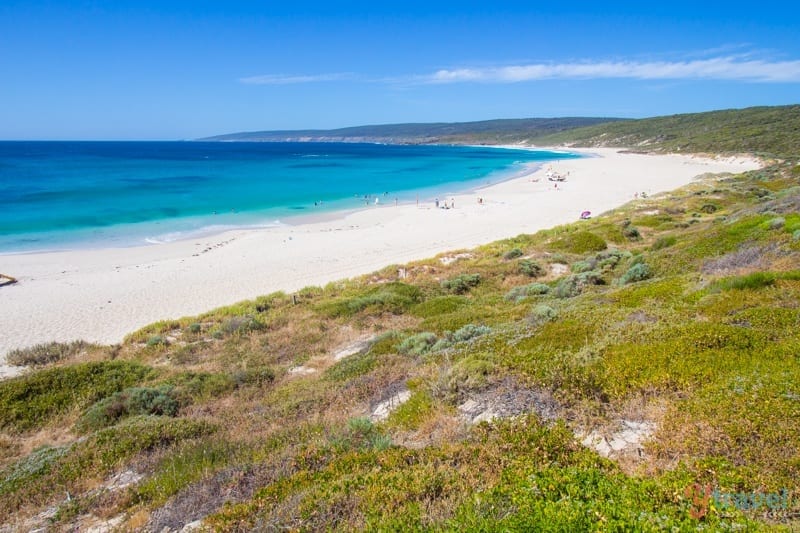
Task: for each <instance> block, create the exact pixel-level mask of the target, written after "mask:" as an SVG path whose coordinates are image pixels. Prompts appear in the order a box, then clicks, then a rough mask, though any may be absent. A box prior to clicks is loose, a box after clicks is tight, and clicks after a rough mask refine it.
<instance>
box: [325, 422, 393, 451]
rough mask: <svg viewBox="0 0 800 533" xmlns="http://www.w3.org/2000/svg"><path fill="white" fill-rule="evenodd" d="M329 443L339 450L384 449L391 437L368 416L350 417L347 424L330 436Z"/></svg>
mask: <svg viewBox="0 0 800 533" xmlns="http://www.w3.org/2000/svg"><path fill="white" fill-rule="evenodd" d="M331 445H332V446H333V447H334V449H336V450H338V451H339V452H347V451H358V450H376V451H381V450H386V449H387V448H389V447H391V445H392V439H391V437H389V436H388V435H386V434H384V433H383V432H382V431H381V430H380V429H378V427H377V426H376V425H375V424H373V423H372V421H371V420H370V419H369V418H366V417H360V418H351V419H350V420H348V421H347V426H346V427H345V428H344V429H343V430H341V431H340V432H339V433H338V434H337V435H335V436H334V437H333V438H331Z"/></svg>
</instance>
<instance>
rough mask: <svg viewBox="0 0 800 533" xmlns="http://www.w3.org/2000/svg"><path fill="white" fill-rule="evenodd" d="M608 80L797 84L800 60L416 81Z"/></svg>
mask: <svg viewBox="0 0 800 533" xmlns="http://www.w3.org/2000/svg"><path fill="white" fill-rule="evenodd" d="M609 78H629V79H640V80H668V79H705V80H738V81H752V82H800V61H763V60H742V59H741V57H717V58H710V59H698V60H694V61H584V62H574V63H535V64H530V65H516V66H504V67H490V68H459V69H443V70H438V71H436V72H435V73H433V74H430V75H427V76H421V77H419V78H418V80H419V81H422V82H423V83H438V84H445V83H463V82H484V83H518V82H523V81H534V80H550V79H609Z"/></svg>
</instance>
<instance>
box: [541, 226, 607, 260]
mask: <svg viewBox="0 0 800 533" xmlns="http://www.w3.org/2000/svg"><path fill="white" fill-rule="evenodd" d="M553 245H554V246H555V248H556V249H560V250H563V251H565V252H568V253H573V254H586V253H590V252H600V251H602V250H605V249H606V248H607V247H608V245H607V244H606V241H605V240H603V238H602V237H600V236H599V235H596V234H594V233H592V232H590V231H576V232H575V233H573V234H572V235H568V236H566V237H564V238H562V239H559V240H558V241H556V242H555V243H553ZM565 262H566V261H565Z"/></svg>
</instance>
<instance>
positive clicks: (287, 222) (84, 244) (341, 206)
mask: <svg viewBox="0 0 800 533" xmlns="http://www.w3.org/2000/svg"><path fill="white" fill-rule="evenodd" d="M441 146H442V147H451V148H453V147H455V146H450V145H441ZM459 147H462V148H473V149H478V148H480V149H491V150H496V151H498V152H503V151H505V152H507V153H508V151H517V152H534V153H536V152H538V153H539V155H540V156H541V155H544V156H545V157H550V156H552V160H555V159H556V157H557V156H558V155H560V153H563V152H555V153H552V154H551V153H549V150H547V149H546V148H532V147H519V146H511V145H503V146H482V147H481V146H475V147H468V146H459ZM550 160H551V159H545V160H539V159H534V160H522V161H519V160H518V161H515V162H514V163H513V164H512V163H508V164H507V165H506V166H504V167H498V168H494V169H493V170H491V171H490V172H489V173H487V174H486V175H484V176H482V177H470V178H466V179H463V180H455V181H445V182H443V183H436V184H433V185H422V186H419V187H418V188H414V189H400V190H394V191H392V192H391V194H389V193H386V196H384V194H376V193H371V194H370V195H369V200H368V201H367V198H368V196H366V195H365V196H363V198H362V196H361V195H360V194H357V195H355V196H343V197H341V198H331V199H329V200H326V201H325V203H324V205H323V203H322V202H319V205H318V202H317V201H312V199H311V198H308V197H306V198H305V200H306V201H305V202H303V201H300V202H290V203H288V204H286V205H283V206H268V207H261V208H256V209H251V210H248V209H245V210H241V211H240V210H238V209H235V208H234V209H231V210H230V212H228V211H226V210H222V211H219V212H217V211H214V212H213V213H210V212H209V213H205V214H190V215H184V216H178V217H173V218H163V219H152V220H145V221H139V222H123V223H119V224H110V225H108V226H97V227H83V228H70V229H66V230H47V231H42V232H39V233H31V234H26V233H21V234H17V235H12V236H11V237H12V241H13V239H14V238H16V241H17V242H16V243H14V242H11V243H9V244H5V245H4V246H5V247H0V259H2V258H3V257H6V256H14V255H17V254H31V253H32V254H39V253H55V252H72V251H87V250H101V249H124V248H136V247H140V246H151V245H163V244H169V243H172V242H176V241H181V240H190V239H204V238H213V237H215V236H217V235H221V234H224V233H227V232H231V231H240V230H262V229H266V228H270V227H274V226H298V225H303V224H307V223H314V222H321V221H329V220H333V219H336V218H341V217H343V216H346V215H347V214H349V213H353V212H358V211H361V210H367V209H373V208H375V207H378V204H374V203H373V202H374V200H376V198H380V200H381V203H380V207H383V206H385V205H394V201H395V199H399V200H400V202H399V203H400V204H401V205H403V204H404V205H408V204H413V203H414V197H415V196H416V198H417V199H418V201H419V200H420V199H422V200H431V201H433V199H434V197H437V196H439V197H441V196H443V195H445V194H446V195H447V196H452V195H457V194H463V193H467V192H472V191H474V190H476V189H479V188H482V187H484V186H486V185H487V184H495V183H501V182H503V181H507V180H510V179H515V178H517V177H519V176H521V175H525V174H527V173H529V172H530V171H531V168H533V167H538V166H540V165H542V164H545V163H547V162H549V161H550ZM444 175H446V174H444ZM439 176H440V177H441V176H442V173H441V172H440V173H439ZM312 206H313V207H312ZM0 240H2V239H0Z"/></svg>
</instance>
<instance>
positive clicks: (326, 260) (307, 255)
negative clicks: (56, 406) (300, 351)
mask: <svg viewBox="0 0 800 533" xmlns="http://www.w3.org/2000/svg"><path fill="white" fill-rule="evenodd" d="M516 148H519V147H516ZM572 151H574V152H582V153H585V154H586V155H590V156H592V157H587V158H582V159H564V160H561V161H558V162H553V163H546V164H544V165H543V166H542V167H541V168H540V169H539V170H538V171H537V172H535V174H531V175H526V176H522V177H519V178H516V179H513V180H509V181H505V182H502V183H498V184H496V185H491V186H488V187H486V188H483V189H480V190H478V191H474V192H470V193H466V194H458V195H455V196H454V197H453V200H454V201H455V209H447V210H445V209H435V208H434V206H433V201H432V199H430V200H428V199H426V200H425V201H423V200H422V199H420V204H419V206H417V205H414V204H411V205H403V204H401V205H399V206H395V205H394V204H393V202H389V203H388V205H381V206H370V207H369V208H365V209H363V210H360V211H356V212H352V213H348V214H345V215H343V216H340V217H333V218H331V217H327V220H318V221H315V222H308V223H304V224H301V225H296V226H284V227H277V228H269V229H262V230H238V231H230V232H227V233H223V234H219V235H214V236H209V237H204V238H195V239H190V240H184V241H178V242H172V243H167V244H160V245H148V246H141V247H132V248H119V249H93V250H75V251H65V252H53V253H31V254H8V255H2V256H0V272H3V273H5V274H8V275H11V276H14V277H16V278H17V279H18V280H19V282H18V283H17V284H15V285H10V286H4V287H2V288H0V375H4V374H6V375H7V374H8V373H9V372H10V371H12V370H13V369H10V368H9V367H2V362H3V360H2V358H3V357H4V355H5V354H6V353H7V352H8V351H9V350H11V349H13V348H18V347H25V346H30V345H33V344H37V343H41V342H47V341H69V340H75V339H85V340H87V341H93V342H100V343H115V342H119V341H121V340H122V338H123V337H124V336H125V335H126V334H127V333H130V332H132V331H135V330H136V329H138V328H140V327H142V326H145V325H147V324H150V323H152V322H155V321H158V320H164V319H170V318H179V317H182V316H187V315H195V314H198V313H202V312H204V311H208V310H210V309H213V308H215V307H219V306H222V305H227V304H232V303H235V302H237V301H241V300H245V299H250V298H254V297H256V296H259V295H262V294H268V293H270V292H274V291H277V290H283V291H286V292H291V291H295V290H297V289H300V288H302V287H306V286H309V285H322V284H325V283H327V282H329V281H334V280H337V279H342V278H347V277H352V276H357V275H361V274H366V273H369V272H372V271H374V270H378V269H380V268H382V267H385V266H387V265H391V264H402V263H406V262H408V261H412V260H417V259H424V258H427V257H432V256H434V255H436V254H438V253H441V252H445V251H448V250H456V249H460V248H471V247H474V246H477V245H480V244H484V243H488V242H491V241H493V240H497V239H502V238H507V237H513V236H516V235H519V234H520V233H532V232H535V231H537V230H540V229H543V228H548V227H552V226H555V225H558V224H563V223H566V222H571V221H574V220H577V219H578V216H579V214H580V213H581V211H584V210H589V211H591V212H592V214H593V215H595V216H596V215H598V214H600V213H602V212H604V211H607V210H609V209H611V208H614V207H617V206H620V205H622V204H624V203H626V202H628V201H631V200H633V199H634V193H641V192H643V191H644V192H646V193H647V194H648V195H652V194H655V193H657V192H662V191H669V190H672V189H675V188H677V187H680V186H682V185H685V184H687V183H689V182H691V180H692V178H694V177H696V176H698V175H700V174H705V173H709V172H710V173H718V172H743V171H745V170H751V169H754V168H758V167H759V166H760V164H759V161H758V160H756V159H754V158H746V157H741V158H732V157H727V158H715V159H711V158H701V157H696V156H684V155H644V154H628V153H620V152H618V151H617V150H614V149H592V150H572ZM550 167H552V169H553V170H555V171H556V172H559V173H560V174H562V175H566V174H567V173H569V175H568V177H567V181H566V182H564V183H559V184H558V189H556V188H555V187H554V185H553V183H552V182H549V181H548V180H547V178H546V177H545V176H544V174H545V172H546V170H547V169H548V168H550ZM536 178H538V179H539V181H538V182H536V181H532V180H533V179H536ZM479 197H480V198H483V200H484V202H483V204H482V205H480V204H479V203H478V198H479ZM446 201H447V203H448V205H449V202H450V201H451V198H447V199H446Z"/></svg>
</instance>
